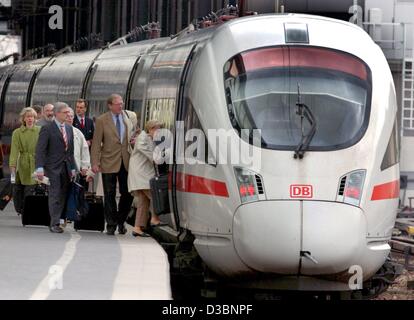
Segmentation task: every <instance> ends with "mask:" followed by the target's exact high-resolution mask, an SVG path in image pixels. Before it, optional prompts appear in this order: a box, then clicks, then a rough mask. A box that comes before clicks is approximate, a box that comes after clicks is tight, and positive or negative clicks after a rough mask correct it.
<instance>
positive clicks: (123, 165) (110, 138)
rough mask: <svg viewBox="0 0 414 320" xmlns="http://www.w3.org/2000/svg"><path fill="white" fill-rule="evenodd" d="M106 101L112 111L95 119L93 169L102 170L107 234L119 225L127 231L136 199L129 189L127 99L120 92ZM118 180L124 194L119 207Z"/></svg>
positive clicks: (129, 124) (123, 232) (130, 129)
mask: <svg viewBox="0 0 414 320" xmlns="http://www.w3.org/2000/svg"><path fill="white" fill-rule="evenodd" d="M107 103H108V108H109V112H107V113H105V114H103V115H102V116H100V117H99V118H98V119H97V120H96V127H95V134H94V136H93V143H92V149H91V161H92V169H93V171H94V172H95V173H98V172H102V182H103V189H104V201H105V219H106V223H107V226H106V232H107V234H108V235H114V234H115V230H116V228H117V226H118V232H119V233H120V234H125V233H126V228H125V220H126V218H127V216H128V213H129V210H130V208H131V204H132V200H133V198H132V196H131V194H130V193H129V192H128V166H129V157H130V154H129V151H128V145H129V140H130V136H131V132H134V128H133V124H132V122H131V119H130V118H129V116H128V115H127V113H126V112H125V111H123V105H124V102H123V100H122V97H121V96H120V95H117V94H113V95H111V96H110V97H109V98H108V101H107ZM117 182H118V183H119V192H120V194H121V199H120V201H119V207H118V208H117V203H116V184H117Z"/></svg>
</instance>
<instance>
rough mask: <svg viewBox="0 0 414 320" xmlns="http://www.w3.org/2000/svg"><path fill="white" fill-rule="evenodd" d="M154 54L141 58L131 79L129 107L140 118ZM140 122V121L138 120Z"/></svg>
mask: <svg viewBox="0 0 414 320" xmlns="http://www.w3.org/2000/svg"><path fill="white" fill-rule="evenodd" d="M155 57H156V56H155V55H148V56H145V57H142V58H141V61H140V65H139V67H138V70H137V72H136V75H135V79H134V80H133V84H132V88H131V95H130V100H129V108H130V109H131V110H133V111H135V112H136V113H137V114H138V115H139V117H138V118H139V119H140V118H141V114H142V108H143V107H144V106H143V101H144V100H145V96H146V94H145V92H146V90H147V83H148V78H149V71H150V69H151V66H152V64H153V63H154V59H155ZM138 123H139V124H140V123H141V122H140V121H139V122H138Z"/></svg>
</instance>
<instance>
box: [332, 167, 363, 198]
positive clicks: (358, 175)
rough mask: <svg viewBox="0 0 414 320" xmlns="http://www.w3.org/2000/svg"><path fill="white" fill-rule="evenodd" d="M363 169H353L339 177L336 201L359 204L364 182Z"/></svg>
mask: <svg viewBox="0 0 414 320" xmlns="http://www.w3.org/2000/svg"><path fill="white" fill-rule="evenodd" d="M365 175H366V171H365V170H358V171H353V172H350V173H348V174H347V175H345V176H344V177H342V178H341V183H340V184H341V185H340V188H339V193H338V201H341V202H344V203H348V204H351V205H354V206H359V205H360V203H361V197H362V191H363V188H364V182H365Z"/></svg>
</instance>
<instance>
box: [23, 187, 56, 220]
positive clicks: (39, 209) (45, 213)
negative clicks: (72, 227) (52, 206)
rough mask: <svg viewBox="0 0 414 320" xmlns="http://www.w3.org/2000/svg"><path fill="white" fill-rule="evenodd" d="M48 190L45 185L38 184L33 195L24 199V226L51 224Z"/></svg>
mask: <svg viewBox="0 0 414 320" xmlns="http://www.w3.org/2000/svg"><path fill="white" fill-rule="evenodd" d="M48 194H49V193H48V190H47V187H46V186H45V185H37V186H36V187H35V189H34V191H33V193H32V194H31V195H28V196H26V197H25V199H24V205H23V212H22V224H23V226H46V227H49V226H50V215H49V202H48Z"/></svg>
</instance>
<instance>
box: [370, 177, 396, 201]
mask: <svg viewBox="0 0 414 320" xmlns="http://www.w3.org/2000/svg"><path fill="white" fill-rule="evenodd" d="M399 197H400V181H399V180H396V181H393V182H390V183H385V184H381V185H378V186H375V187H374V191H373V192H372V198H371V200H372V201H377V200H387V199H398V198H399Z"/></svg>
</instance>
